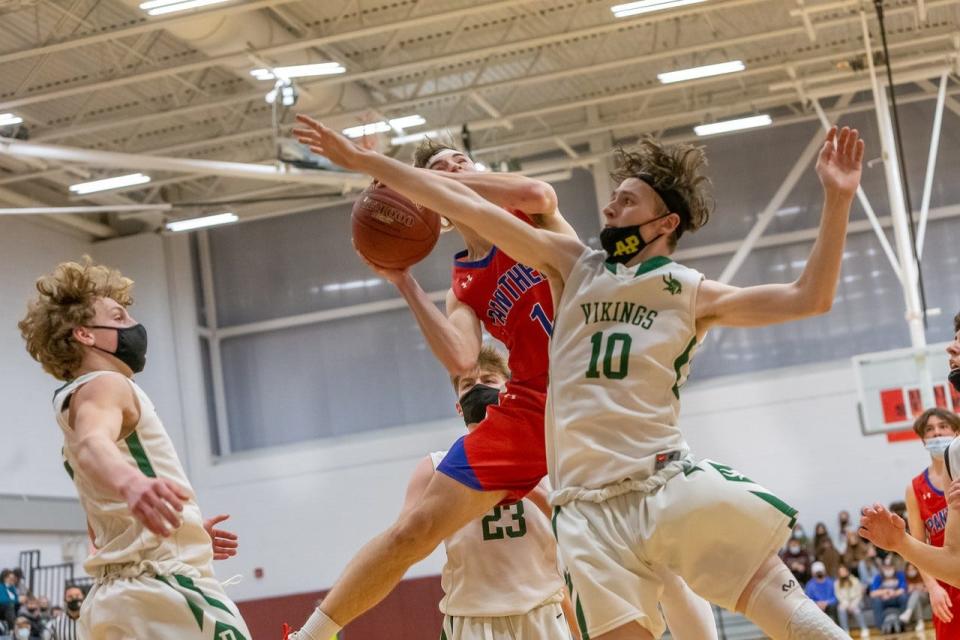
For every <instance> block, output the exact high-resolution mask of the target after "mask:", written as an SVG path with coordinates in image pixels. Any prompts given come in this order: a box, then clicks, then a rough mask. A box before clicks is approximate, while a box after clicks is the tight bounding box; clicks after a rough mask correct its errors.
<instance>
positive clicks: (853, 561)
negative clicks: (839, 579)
mask: <svg viewBox="0 0 960 640" xmlns="http://www.w3.org/2000/svg"><path fill="white" fill-rule="evenodd" d="M868 544H869V543H868V542H866V541H865V540H864V539H863V538H861V537H860V535H859V534H858V533H857V532H856V531H847V535H846V544H845V545H844V547H845V548H844V550H843V555H842V556H840V562H841V564H843V566H845V567H846V568H847V569H849V570H850V571H851V572H852V573H854V574H856V575H857V577H858V578H860V582H861V583H863V582H865V581H864V578H863V576H861V575H860V561H861V560H863V559H864V558H866V557H867V545H868Z"/></svg>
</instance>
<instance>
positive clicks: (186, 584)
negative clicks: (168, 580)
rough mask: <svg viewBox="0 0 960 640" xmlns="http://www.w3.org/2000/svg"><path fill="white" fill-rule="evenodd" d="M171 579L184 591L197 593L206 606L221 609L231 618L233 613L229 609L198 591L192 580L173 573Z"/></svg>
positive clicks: (198, 588)
mask: <svg viewBox="0 0 960 640" xmlns="http://www.w3.org/2000/svg"><path fill="white" fill-rule="evenodd" d="M173 579H174V580H176V581H177V584H179V585H180V586H181V587H183V588H184V589H189V590H190V591H193V592H194V593H197V594H198V595H199V596H200V597H201V598H203V599H204V601H205V602H206V603H207V604H208V605H210V606H211V607H216V608H217V609H221V610H223V611H226V612H227V613H229V614H230V615H231V616H233V611H230V608H229V607H228V606H227V605H225V604H223V603H222V602H220V601H219V600H217V599H216V598H211V597H210V596H208V595H207V594H205V593H204V592H203V591H201V590H200V587H198V586H197V585H195V584H194V583H193V579H192V578H189V577H187V576H181V575H178V574H176V573H175V574H173Z"/></svg>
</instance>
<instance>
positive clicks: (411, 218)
mask: <svg viewBox="0 0 960 640" xmlns="http://www.w3.org/2000/svg"><path fill="white" fill-rule="evenodd" d="M351 217H352V220H353V243H354V246H355V247H356V248H357V251H359V252H360V253H361V254H363V256H364V257H365V258H366V259H367V260H369V261H370V262H372V263H374V264H376V265H378V266H380V267H384V268H386V269H406V268H407V267H410V266H412V265H414V264H416V263H418V262H420V261H421V260H423V259H424V258H425V257H426V256H427V254H429V253H430V252H431V251H432V250H433V247H434V245H436V244H437V238H439V237H440V216H438V215H437V214H436V213H434V212H433V211H430V210H429V209H427V208H425V207H421V206H420V205H417V204H414V203H413V202H411V201H410V200H409V199H407V198H405V197H404V196H402V195H401V194H399V193H397V192H396V191H394V190H393V189H391V188H390V187H388V186H386V185H385V184H382V183H380V182H374V183H373V184H371V185H370V186H369V187H367V188H366V189H364V190H363V193H361V194H360V197H359V198H358V199H357V201H356V203H354V205H353V215H352V216H351Z"/></svg>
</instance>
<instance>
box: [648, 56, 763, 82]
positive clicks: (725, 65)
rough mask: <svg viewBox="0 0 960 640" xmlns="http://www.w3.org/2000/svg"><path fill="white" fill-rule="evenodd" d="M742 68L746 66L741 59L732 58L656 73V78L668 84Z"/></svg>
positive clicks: (731, 71)
mask: <svg viewBox="0 0 960 640" xmlns="http://www.w3.org/2000/svg"><path fill="white" fill-rule="evenodd" d="M744 69H746V66H744V64H743V61H741V60H733V61H731V62H721V63H720V64H708V65H706V66H703V67H693V68H692V69H682V70H680V71H669V72H667V73H658V74H657V79H659V80H660V82H662V83H663V84H670V83H672V82H683V81H684V80H695V79H696V78H709V77H710V76H720V75H723V74H725V73H735V72H737V71H743V70H744Z"/></svg>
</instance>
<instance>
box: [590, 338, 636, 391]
mask: <svg viewBox="0 0 960 640" xmlns="http://www.w3.org/2000/svg"><path fill="white" fill-rule="evenodd" d="M632 342H633V339H632V338H631V337H630V334H629V333H611V334H609V335H607V334H605V333H604V332H603V331H597V332H596V333H595V334H593V335H592V336H590V343H591V344H592V345H593V352H592V353H591V354H590V367H589V368H588V369H587V377H588V378H599V377H600V374H601V373H602V374H603V377H604V378H609V379H610V380H623V379H624V378H626V377H627V372H628V369H629V368H630V345H631V343H632ZM604 343H606V345H604ZM601 354H602V355H603V362H602V364H601V360H600V356H601Z"/></svg>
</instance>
